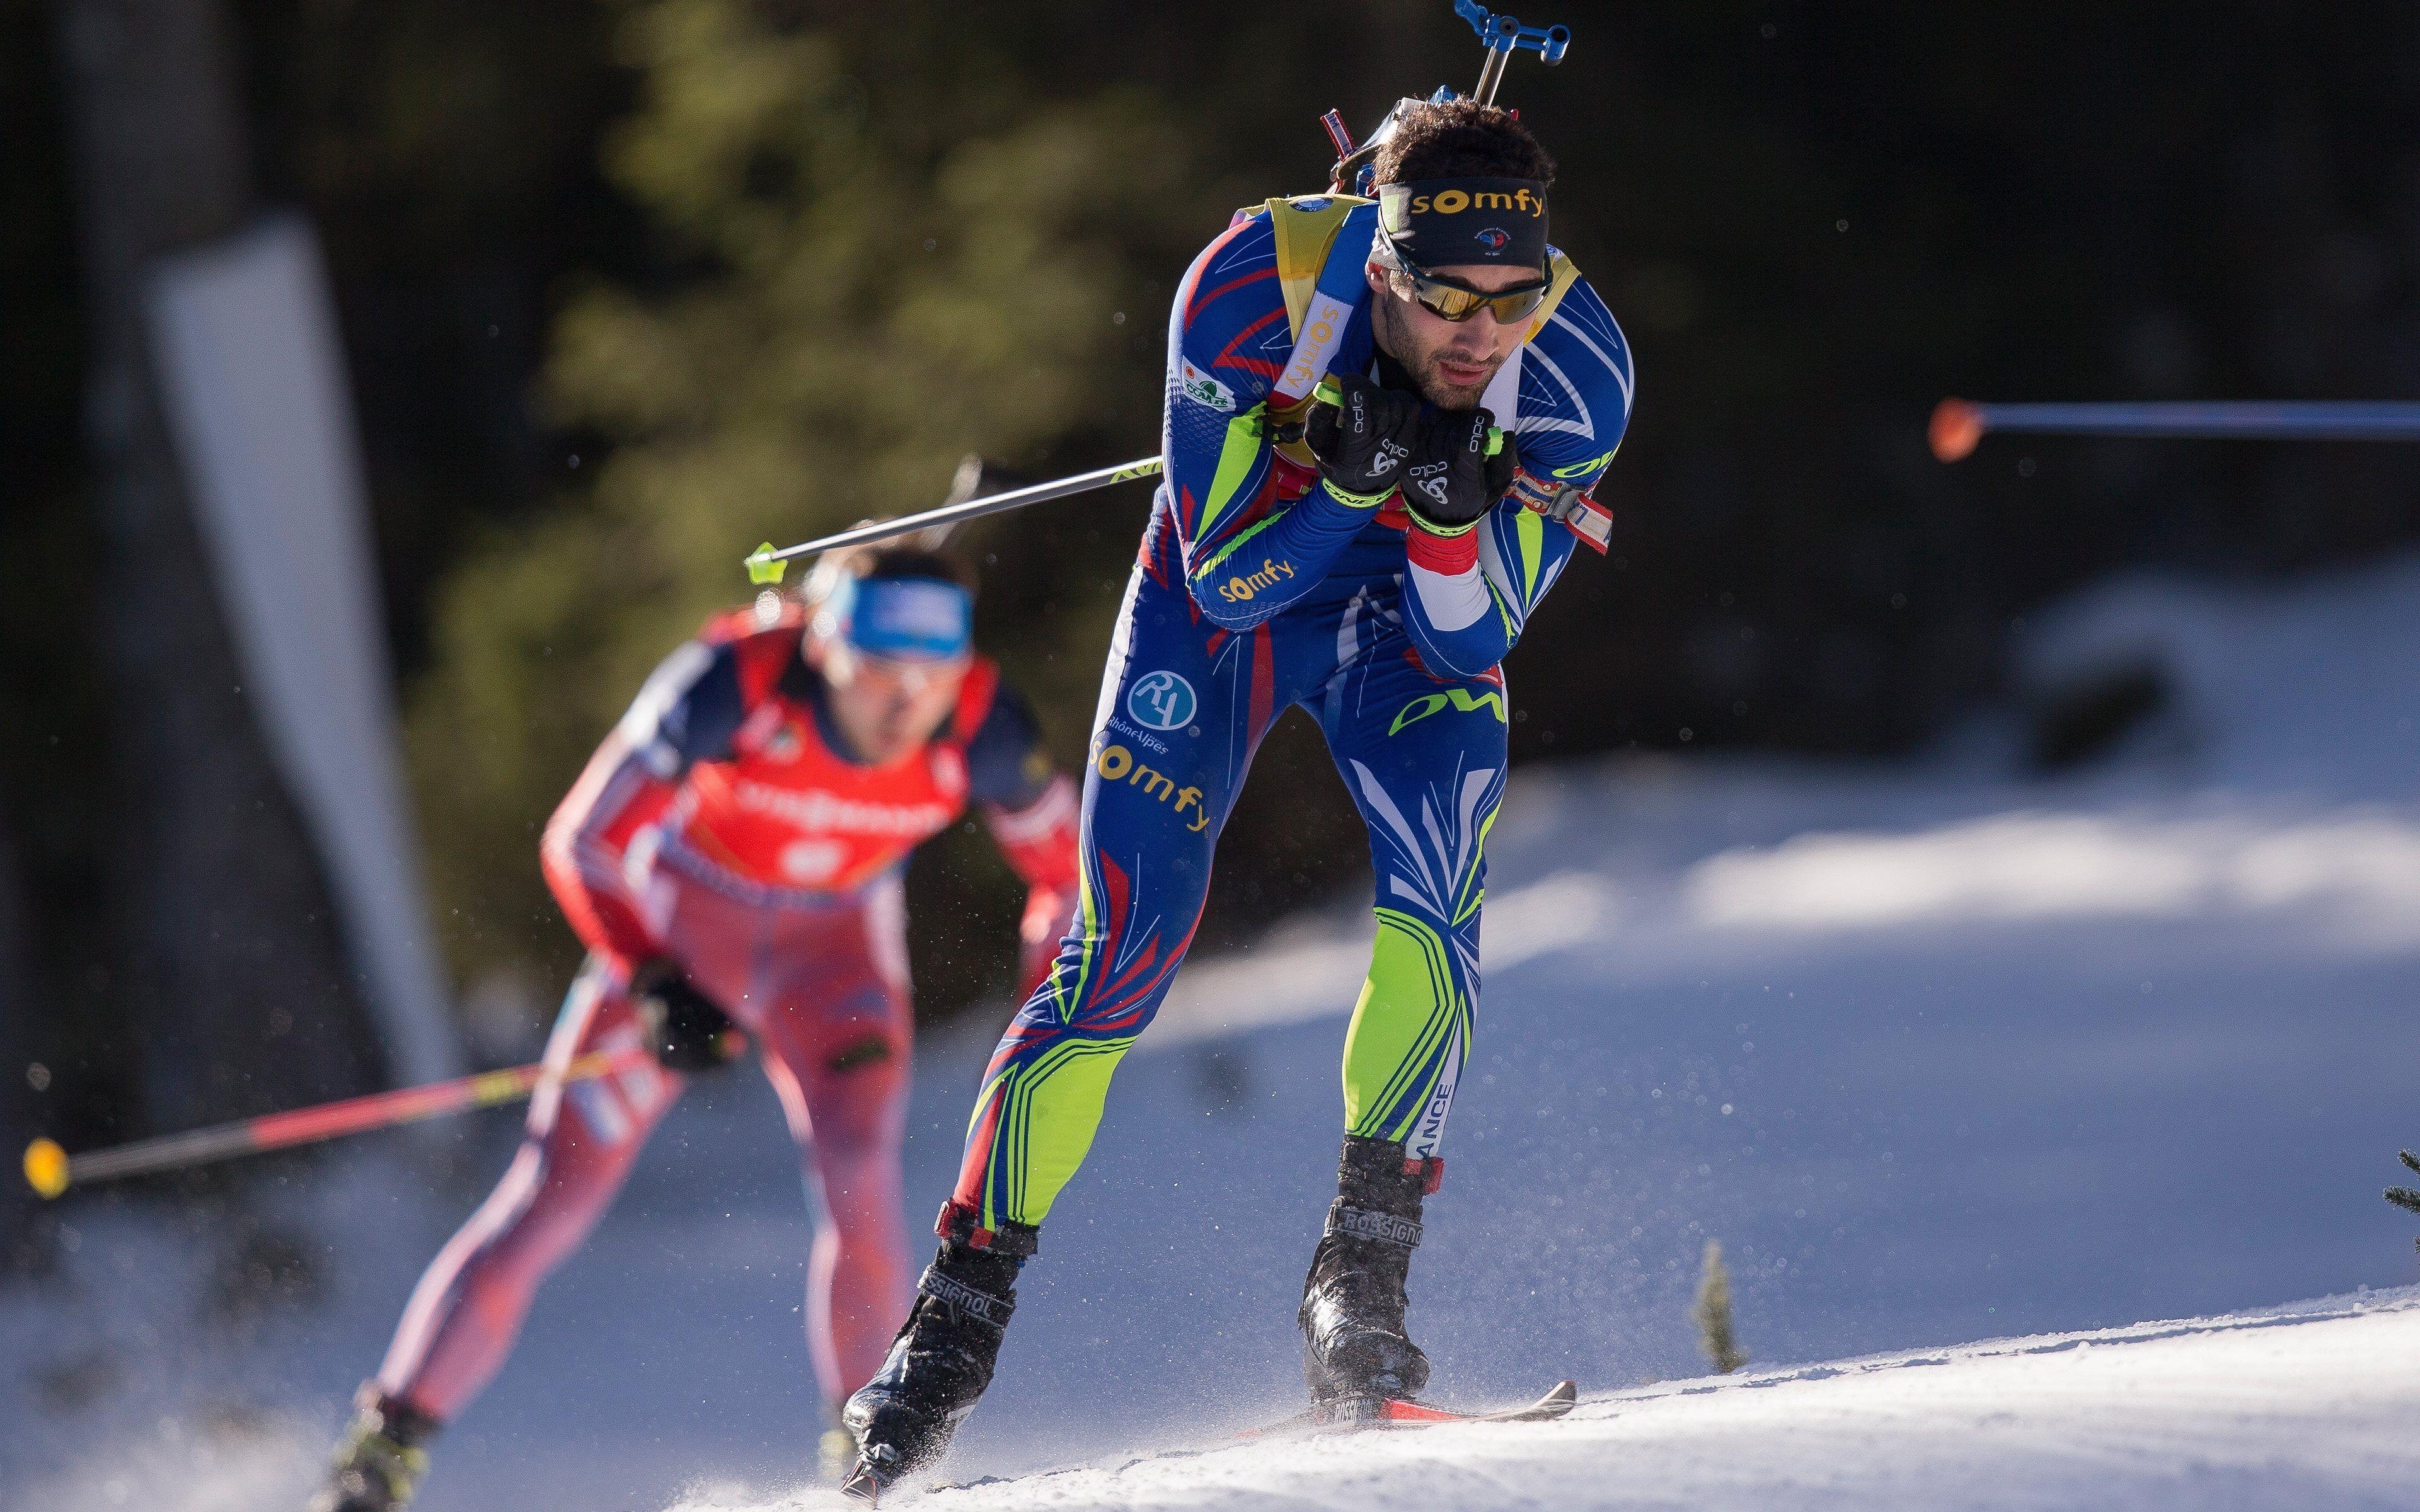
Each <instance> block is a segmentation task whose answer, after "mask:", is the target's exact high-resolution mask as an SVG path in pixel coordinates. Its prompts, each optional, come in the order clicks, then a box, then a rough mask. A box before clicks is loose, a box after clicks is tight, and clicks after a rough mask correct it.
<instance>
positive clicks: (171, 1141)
mask: <svg viewBox="0 0 2420 1512" xmlns="http://www.w3.org/2000/svg"><path fill="white" fill-rule="evenodd" d="M652 1058H653V1053H652V1052H650V1051H649V1050H648V1049H647V1048H646V1046H644V1045H629V1046H626V1047H625V1048H623V1049H620V1050H596V1051H591V1052H589V1053H588V1054H587V1055H584V1056H578V1057H573V1059H572V1061H571V1063H570V1064H569V1065H567V1066H566V1067H565V1068H564V1069H563V1079H564V1080H565V1081H566V1082H581V1081H589V1080H593V1079H595V1078H597V1077H599V1076H612V1075H615V1074H617V1073H619V1072H625V1071H629V1070H632V1069H634V1068H636V1067H638V1066H642V1065H644V1064H647V1063H648V1062H649V1061H650V1060H651V1059H652ZM545 1073H546V1063H545V1062H544V1061H535V1062H532V1063H531V1064H529V1065H526V1066H514V1067H512V1068H510V1069H508V1070H505V1071H489V1072H479V1073H477V1074H475V1075H471V1076H458V1077H456V1078H454V1079H453V1080H451V1081H443V1082H431V1083H429V1084H428V1085H427V1086H426V1087H403V1088H396V1090H394V1091H392V1092H372V1093H370V1094H369V1095H367V1096H365V1097H349V1098H346V1099H344V1100H343V1101H341V1102H336V1103H320V1104H319V1105H318V1106H317V1107H308V1108H296V1109H295V1110H293V1111H292V1112H290V1113H270V1114H264V1115H262V1116H261V1117H259V1118H255V1119H238V1120H236V1121H235V1122H233V1123H221V1124H214V1125H212V1126H211V1127H209V1128H208V1129H192V1130H188V1131H186V1132H185V1133H183V1134H163V1135H161V1136H160V1137H159V1138H157V1139H138V1140H136V1141H135V1142H134V1143H132V1144H131V1145H118V1146H116V1147H114V1148H112V1149H96V1150H90V1151H87V1152H86V1153H85V1154H81V1155H70V1154H69V1153H68V1152H67V1151H66V1150H64V1149H60V1148H59V1147H58V1145H57V1144H56V1143H55V1142H54V1141H52V1140H49V1139H37V1140H35V1141H34V1142H33V1143H32V1144H30V1145H27V1146H26V1147H25V1180H26V1182H27V1184H29V1185H31V1186H32V1187H33V1189H34V1190H35V1191H37V1192H39V1193H40V1194H41V1195H42V1196H45V1197H55V1196H59V1195H60V1194H61V1193H63V1192H65V1191H66V1190H67V1189H68V1188H69V1187H70V1186H76V1185H84V1184H89V1183H91V1182H94V1181H106V1180H115V1179H116V1178H118V1177H121V1176H140V1175H144V1174H146V1173H147V1172H151V1171H168V1170H179V1169H182V1168H184V1167H186V1166H190V1165H207V1164H209V1162H211V1161H220V1160H231V1159H233V1158H234V1157H236V1156H238V1155H257V1154H261V1153H264V1152H266V1151H268V1150H271V1149H292V1148H293V1147H294V1146H296V1145H310V1144H317V1143H318V1142H319V1141H320V1140H322V1139H334V1138H336V1137H337V1136H339V1135H341V1134H364V1133H366V1132H367V1131H369V1130H372V1129H392V1128H394V1127H395V1126H396V1125H397V1124H403V1123H417V1122H419V1121H420V1120H421V1119H437V1118H442V1117H444V1116H445V1115H446V1114H449V1113H468V1112H470V1111H471V1110H473V1109H474V1108H491V1107H496V1106H499V1105H501V1104H503V1103H517V1102H519V1101H520V1100H521V1099H522V1098H525V1097H527V1096H529V1095H530V1092H531V1091H532V1090H533V1089H534V1088H536V1086H537V1084H538V1081H539V1079H540V1078H541V1077H543V1076H544V1075H545Z"/></svg>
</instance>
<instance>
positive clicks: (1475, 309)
mask: <svg viewBox="0 0 2420 1512" xmlns="http://www.w3.org/2000/svg"><path fill="white" fill-rule="evenodd" d="M1376 250H1377V252H1378V254H1379V255H1378V259H1377V260H1378V262H1379V263H1380V264H1381V265H1382V266H1384V267H1386V268H1388V269H1389V270H1392V271H1393V272H1395V273H1396V274H1398V275H1400V276H1402V277H1403V278H1404V279H1406V280H1408V281H1409V282H1410V283H1411V285H1412V298H1413V299H1415V300H1417V301H1419V305H1420V308H1421V309H1423V310H1426V311H1427V312H1428V313H1429V314H1431V315H1433V316H1436V317H1437V318H1438V319H1440V320H1450V321H1452V322H1453V323H1454V324H1456V325H1460V324H1461V323H1462V322H1464V321H1465V320H1467V319H1469V318H1470V317H1471V316H1475V315H1477V314H1478V313H1479V312H1480V309H1481V306H1484V307H1486V308H1487V309H1490V310H1493V311H1495V312H1496V321H1497V324H1498V325H1507V326H1509V325H1513V324H1516V323H1518V322H1520V321H1523V320H1527V319H1528V318H1529V316H1532V315H1535V314H1536V313H1537V311H1538V306H1539V304H1540V303H1541V302H1543V301H1544V300H1545V298H1546V291H1547V290H1548V289H1549V288H1552V287H1553V286H1554V280H1553V279H1551V278H1540V279H1539V280H1538V281H1537V282H1536V283H1534V284H1521V285H1515V286H1514V287H1512V288H1506V289H1496V290H1493V291H1490V290H1487V289H1477V288H1472V287H1471V286H1470V285H1467V284H1463V283H1458V282H1456V281H1455V280H1453V279H1450V278H1443V277H1439V276H1438V275H1437V274H1435V273H1432V272H1429V271H1427V270H1424V269H1421V268H1419V267H1417V266H1415V265H1414V264H1413V263H1412V262H1411V260H1410V259H1409V258H1407V257H1405V256H1404V255H1403V254H1402V253H1400V252H1397V251H1396V250H1395V248H1394V246H1393V244H1392V243H1390V242H1389V241H1388V240H1387V239H1386V238H1384V237H1383V236H1382V237H1380V238H1379V239H1378V242H1377V248H1376Z"/></svg>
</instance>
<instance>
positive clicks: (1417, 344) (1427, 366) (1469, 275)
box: [1367, 263, 1538, 409]
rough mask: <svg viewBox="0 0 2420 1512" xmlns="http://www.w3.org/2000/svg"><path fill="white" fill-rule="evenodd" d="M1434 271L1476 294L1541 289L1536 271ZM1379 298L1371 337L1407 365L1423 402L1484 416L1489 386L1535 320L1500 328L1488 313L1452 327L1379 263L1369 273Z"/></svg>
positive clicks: (1464, 267) (1471, 266) (1485, 267)
mask: <svg viewBox="0 0 2420 1512" xmlns="http://www.w3.org/2000/svg"><path fill="white" fill-rule="evenodd" d="M1429 271H1430V272H1431V273H1432V274H1433V275H1435V276H1437V277H1441V278H1450V279H1452V280H1453V281H1454V282H1455V283H1457V284H1462V285H1467V286H1469V287H1471V288H1475V289H1481V290H1484V291H1486V292H1488V293H1491V294H1492V293H1495V292H1496V291H1497V290H1498V289H1507V288H1512V287H1515V286H1517V285H1523V284H1534V283H1536V282H1537V281H1538V270H1536V269H1534V268H1507V267H1504V266H1502V265H1500V264H1497V263H1462V264H1457V265H1456V266H1453V267H1450V268H1435V269H1431V270H1429ZM1367 273H1368V277H1369V280H1370V288H1371V291H1372V292H1373V294H1374V295H1375V296H1376V298H1375V299H1374V300H1373V301H1371V316H1370V322H1371V332H1372V334H1373V335H1374V336H1375V337H1376V338H1377V341H1378V347H1379V349H1380V350H1382V351H1384V352H1385V353H1386V354H1387V355H1388V356H1389V357H1391V358H1393V359H1394V360H1395V361H1397V362H1399V363H1403V364H1404V372H1406V373H1409V374H1410V375H1411V376H1412V381H1413V382H1414V383H1416V384H1418V385H1419V391H1420V397H1421V398H1423V399H1426V400H1427V401H1428V402H1429V403H1431V404H1433V405H1435V406H1436V407H1437V408H1438V409H1478V408H1479V396H1480V395H1481V394H1482V393H1486V392H1487V380H1488V379H1489V378H1494V377H1495V376H1496V370H1497V368H1499V367H1502V366H1503V365H1504V360H1505V359H1506V358H1508V357H1510V356H1512V349H1513V348H1514V347H1518V346H1520V345H1521V333H1522V332H1524V331H1527V330H1528V326H1529V322H1528V319H1526V318H1524V319H1521V320H1517V321H1514V322H1513V323H1512V324H1511V325H1502V324H1499V323H1497V318H1496V312H1495V311H1494V310H1492V309H1490V308H1488V307H1486V306H1484V305H1482V306H1481V307H1480V310H1479V312H1478V313H1477V314H1475V315H1473V316H1471V317H1470V318H1469V319H1467V320H1460V321H1456V320H1448V319H1446V318H1445V317H1444V316H1440V315H1435V314H1433V313H1431V311H1430V310H1429V308H1428V306H1426V305H1424V304H1422V303H1420V301H1418V300H1416V299H1414V298H1412V285H1411V280H1410V279H1408V278H1405V277H1404V275H1403V274H1401V273H1396V272H1392V271H1389V270H1388V269H1386V268H1383V267H1381V266H1380V265H1378V264H1376V263H1372V264H1371V265H1370V267H1369V269H1368V270H1367Z"/></svg>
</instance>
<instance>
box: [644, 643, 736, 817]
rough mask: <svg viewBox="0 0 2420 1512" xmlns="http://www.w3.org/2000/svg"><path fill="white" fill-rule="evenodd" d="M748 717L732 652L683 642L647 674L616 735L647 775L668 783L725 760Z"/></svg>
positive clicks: (726, 649) (729, 648) (718, 646)
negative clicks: (703, 765)
mask: <svg viewBox="0 0 2420 1512" xmlns="http://www.w3.org/2000/svg"><path fill="white" fill-rule="evenodd" d="M747 713H748V710H747V707H746V703H745V701H744V700H743V699H742V697H741V695H740V688H739V656H738V653H737V650H735V649H734V648H733V647H732V646H730V645H728V644H724V645H708V644H706V642H705V641H702V640H688V641H683V642H682V643H681V645H680V646H679V648H678V649H676V650H675V651H674V652H673V654H672V655H671V656H666V657H665V658H664V659H663V661H662V662H661V664H659V666H658V667H657V668H656V670H655V671H653V672H652V673H650V674H649V675H648V677H647V681H646V684H645V686H644V687H641V688H640V689H639V696H638V697H637V698H635V699H633V700H631V702H630V711H629V712H628V714H625V715H624V716H622V724H621V733H622V738H623V739H624V740H626V741H628V743H629V747H630V749H631V751H632V753H633V754H635V755H636V756H637V757H638V758H639V760H640V761H641V762H643V763H644V764H645V765H646V768H647V770H648V772H649V773H651V774H652V775H654V776H655V777H658V778H660V779H663V780H664V781H667V782H671V781H676V780H678V779H679V778H680V776H681V774H682V773H684V772H687V771H688V770H689V769H690V767H691V766H694V765H696V764H698V763H699V762H713V761H721V760H723V759H724V758H726V757H728V756H729V755H730V754H731V739H732V736H734V735H736V734H737V733H739V723H740V720H742V719H743V718H745V717H747Z"/></svg>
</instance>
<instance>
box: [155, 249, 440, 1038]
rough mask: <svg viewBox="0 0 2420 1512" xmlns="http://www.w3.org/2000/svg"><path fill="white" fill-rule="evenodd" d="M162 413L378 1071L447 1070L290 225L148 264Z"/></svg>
mask: <svg viewBox="0 0 2420 1512" xmlns="http://www.w3.org/2000/svg"><path fill="white" fill-rule="evenodd" d="M146 294H147V315H148V317H149V323H150V327H151V340H152V347H153V350H154V351H155V353H156V354H157V358H158V363H159V374H160V384H161V390H162V396H163V403H164V406H165V409H166V410H167V417H168V426H169V431H170V434H171V436H172V437H173V438H174V440H175V442H176V447H177V453H178V458H179V459H180V461H181V462H182V464H183V467H184V471H185V474H186V478H187V482H188V484H189V486H191V488H192V490H193V495H194V501H195V503H196V506H197V507H196V511H195V512H196V514H197V516H198V523H199V525H200V527H201V533H202V539H203V542H204V543H205V545H206V547H207V548H208V554H209V563H210V567H211V571H212V576H213V577H214V579H215V580H216V581H217V583H218V587H219V592H220V594H221V596H222V598H223V599H224V601H225V604H226V607H227V612H228V617H229V619H230V621H231V625H232V628H233V630H234V634H235V640H236V647H237V651H238V654H239V656H240V658H241V661H242V665H243V668H244V673H245V677H246V680H247V682H248V683H249V684H250V685H251V694H252V702H253V704H254V706H255V707H256V709H257V710H258V711H259V714H260V718H261V724H262V727H263V730H264V733H266V734H267V736H268V739H269V746H270V750H271V753H272V755H273V756H274V757H275V759H276V762H277V764H278V766H279V768H280V769H281V771H282V772H283V774H284V776H285V779H286V782H287V787H288V789H289V790H290V791H291V792H292V793H293V795H294V797H295V802H296V804H297V805H298V806H299V807H300V809H301V810H302V816H303V821H304V823H305V825H307V826H308V827H309V829H310V831H311V836H312V839H313V841H314V842H315V843H316V845H317V847H318V851H319V855H320V862H321V865H322V866H323V867H325V869H326V873H327V876H328V879H329V886H330V887H331V889H332V890H333V891H334V894H335V903H336V908H337V911H338V913H339V915H340V916H341V923H342V926H343V929H344V933H345V937H346V939H347V942H348V944H349V946H350V948H351V951H352V954H353V957H354V960H355V964H356V965H357V966H358V968H359V970H360V971H361V973H362V975H363V976H364V977H365V979H366V983H367V987H368V993H367V996H368V1000H369V1006H370V1010H371V1012H372V1014H373V1016H374V1017H375V1019H376V1020H377V1023H378V1026H379V1029H380V1039H381V1041H383V1044H384V1048H385V1050H386V1053H387V1057H388V1061H389V1067H390V1070H391V1072H392V1073H393V1074H394V1075H395V1076H396V1078H397V1079H398V1080H401V1081H404V1082H408V1083H409V1082H428V1081H435V1080H437V1079H439V1078H440V1077H443V1076H446V1075H449V1074H452V1073H453V1072H456V1071H457V1070H458V1069H459V1068H458V1054H457V1051H456V1046H455V1040H454V1035H453V1032H452V1026H451V1022H450V1020H449V1018H448V1016H447V1013H446V1010H445V994H444V989H443V986H442V975H441V973H440V968H439V965H438V962H437V953H436V949H435V947H434V945H433V943H432V942H431V939H430V936H429V930H428V921H427V916H426V912H425V910H426V907H427V893H426V892H425V891H424V889H423V887H422V886H421V876H420V868H419V858H418V850H417V845H416V841H415V839H414V836H413V832H412V826H411V818H410V814H409V812H408V809H407V803H406V798H405V795H404V782H403V773H402V768H401V764H400V763H399V761H398V760H397V755H396V720H395V690H394V685H393V679H392V676H391V674H390V672H389V670H388V667H387V661H386V648H385V643H384V640H383V639H382V625H381V622H382V615H381V611H380V596H379V583H378V575H377V572H376V569H375V565H374V557H373V554H372V550H371V546H370V542H369V539H368V532H367V526H366V520H367V515H368V510H367V504H366V496H367V490H366V488H365V486H364V484H363V479H362V468H361V458H360V456H359V455H358V453H357V450H356V444H355V440H354V437H355V428H354V424H353V414H352V406H351V402H350V398H349V393H348V390H347V385H346V381H345V368H344V358H343V354H342V352H341V351H340V349H339V347H338V342H337V334H336V323H335V317H334V301H333V300H332V299H331V297H330V294H329V289H328V281H327V274H326V271H325V270H324V269H323V267H322V265H321V262H320V255H319V245H318V239H317V238H316V237H315V236H314V235H313V234H312V232H311V228H310V226H309V225H308V224H305V223H304V222H303V221H302V219H301V218H300V217H299V216H292V215H281V216H274V217H270V218H267V219H264V220H263V221H261V222H260V223H258V224H256V225H255V226H253V227H252V228H251V229H249V230H246V231H243V232H240V233H239V234H237V235H236V236H234V237H231V238H228V239H225V240H222V241H219V242H217V243H214V244H211V245H208V246H205V247H202V248H199V249H196V250H194V251H191V252H186V253H181V254H178V255H175V256H170V257H164V258H162V259H161V260H159V261H158V262H157V263H155V264H154V265H153V268H152V270H151V274H150V278H149V281H148V286H147V290H146Z"/></svg>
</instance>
